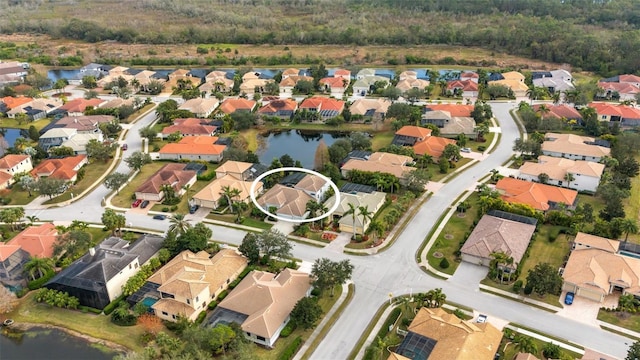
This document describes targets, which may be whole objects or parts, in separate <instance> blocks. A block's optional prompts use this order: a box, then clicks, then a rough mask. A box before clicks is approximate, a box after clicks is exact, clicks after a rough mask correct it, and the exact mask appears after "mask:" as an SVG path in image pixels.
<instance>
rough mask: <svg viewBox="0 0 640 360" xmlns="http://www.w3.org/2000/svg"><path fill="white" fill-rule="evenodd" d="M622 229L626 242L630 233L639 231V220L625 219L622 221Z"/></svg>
mask: <svg viewBox="0 0 640 360" xmlns="http://www.w3.org/2000/svg"><path fill="white" fill-rule="evenodd" d="M620 230H622V232H623V233H624V234H625V235H624V241H625V242H626V241H627V239H628V238H629V234H637V233H638V222H637V221H636V220H635V219H623V220H622V223H620Z"/></svg>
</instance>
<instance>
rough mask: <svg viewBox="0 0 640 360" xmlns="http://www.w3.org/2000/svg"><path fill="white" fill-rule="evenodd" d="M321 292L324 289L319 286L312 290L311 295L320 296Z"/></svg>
mask: <svg viewBox="0 0 640 360" xmlns="http://www.w3.org/2000/svg"><path fill="white" fill-rule="evenodd" d="M320 294H322V291H321V290H320V289H319V288H315V287H314V288H313V290H311V295H312V296H320Z"/></svg>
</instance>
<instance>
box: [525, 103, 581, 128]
mask: <svg viewBox="0 0 640 360" xmlns="http://www.w3.org/2000/svg"><path fill="white" fill-rule="evenodd" d="M544 108H545V109H546V110H544V111H543V110H541V107H540V105H533V110H534V111H535V112H539V113H540V115H541V116H542V117H543V118H544V119H548V118H556V119H566V120H568V121H571V120H574V121H575V122H577V123H578V124H582V114H580V112H579V111H578V110H576V108H574V107H573V106H569V105H567V104H544Z"/></svg>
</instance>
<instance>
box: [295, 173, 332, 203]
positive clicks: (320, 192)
mask: <svg viewBox="0 0 640 360" xmlns="http://www.w3.org/2000/svg"><path fill="white" fill-rule="evenodd" d="M330 184H331V183H330V182H329V181H326V180H325V179H323V178H321V177H320V176H317V175H311V174H307V175H305V176H304V177H303V178H302V180H300V181H299V182H298V183H297V184H296V185H295V186H294V187H293V188H294V189H297V190H302V191H304V192H305V193H306V194H307V195H309V196H311V197H313V198H314V199H315V200H316V201H317V202H321V201H322V198H323V197H324V194H325V193H326V192H327V190H329V187H330V186H331V185H330Z"/></svg>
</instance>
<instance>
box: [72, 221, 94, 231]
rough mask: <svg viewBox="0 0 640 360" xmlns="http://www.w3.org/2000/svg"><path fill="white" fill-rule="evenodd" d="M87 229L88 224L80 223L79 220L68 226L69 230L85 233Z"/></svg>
mask: <svg viewBox="0 0 640 360" xmlns="http://www.w3.org/2000/svg"><path fill="white" fill-rule="evenodd" d="M88 227H89V224H88V223H87V222H84V221H80V220H73V221H72V222H71V224H70V225H69V228H70V229H73V230H80V231H85V230H87V228H88Z"/></svg>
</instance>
